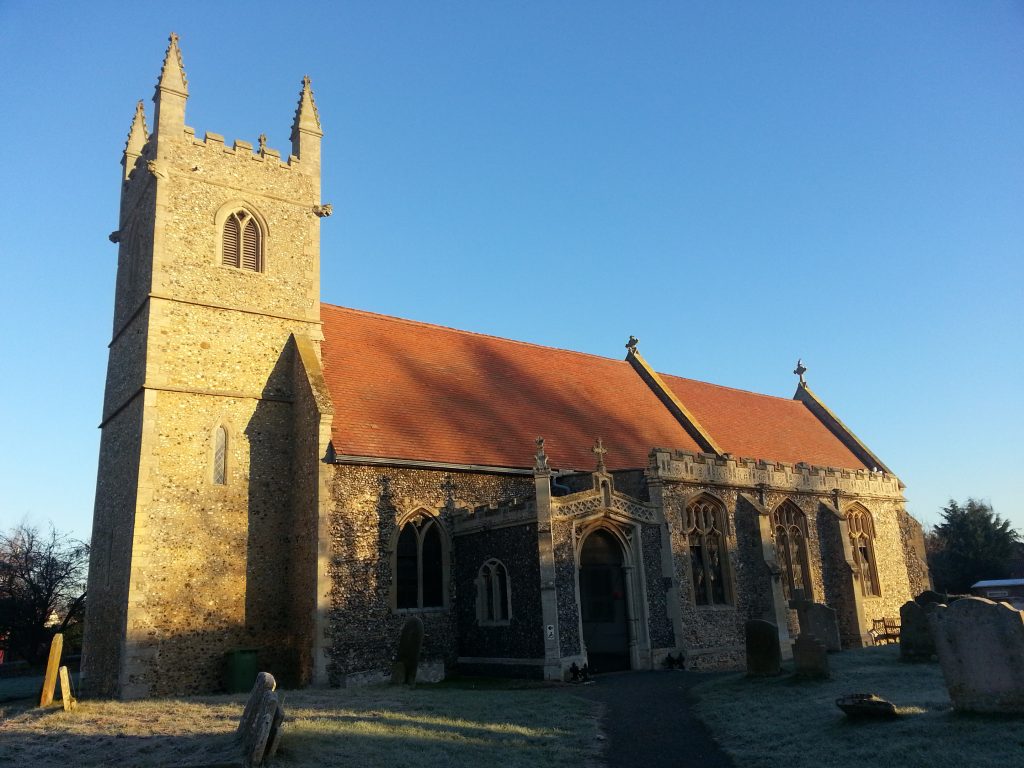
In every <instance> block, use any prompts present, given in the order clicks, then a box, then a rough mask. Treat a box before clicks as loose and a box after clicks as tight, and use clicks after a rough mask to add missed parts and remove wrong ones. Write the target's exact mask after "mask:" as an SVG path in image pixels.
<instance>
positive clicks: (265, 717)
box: [242, 690, 284, 766]
mask: <svg viewBox="0 0 1024 768" xmlns="http://www.w3.org/2000/svg"><path fill="white" fill-rule="evenodd" d="M283 722H284V709H283V708H282V707H281V702H280V701H279V700H278V697H277V693H276V692H275V691H269V690H263V691H262V693H260V694H259V702H258V703H257V705H256V707H255V710H254V711H253V713H252V717H251V718H250V720H249V722H248V723H247V724H246V729H245V731H244V732H243V733H242V758H243V760H244V761H245V764H246V765H247V766H261V765H264V764H265V762H266V761H267V760H269V759H270V758H272V757H273V756H274V753H275V752H276V751H277V745H278V744H279V743H280V740H281V723H283Z"/></svg>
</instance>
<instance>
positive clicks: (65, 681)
mask: <svg viewBox="0 0 1024 768" xmlns="http://www.w3.org/2000/svg"><path fill="white" fill-rule="evenodd" d="M60 700H61V703H62V704H63V705H64V711H65V712H70V711H71V710H72V709H74V708H75V707H76V706H78V700H77V699H76V698H75V697H74V695H72V693H71V676H70V675H69V674H68V668H67V667H61V668H60Z"/></svg>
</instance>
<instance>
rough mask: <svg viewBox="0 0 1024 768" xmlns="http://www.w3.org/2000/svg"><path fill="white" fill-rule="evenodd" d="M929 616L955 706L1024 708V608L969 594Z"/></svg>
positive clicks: (1004, 710)
mask: <svg viewBox="0 0 1024 768" xmlns="http://www.w3.org/2000/svg"><path fill="white" fill-rule="evenodd" d="M929 621H930V622H931V625H932V629H933V630H934V636H935V649H936V651H938V655H939V664H940V665H941V666H942V676H943V677H944V678H945V679H946V688H947V689H949V698H950V699H952V701H953V708H954V709H956V710H959V711H963V712H989V713H1009V714H1014V713H1016V714H1024V611H1015V610H1014V609H1013V608H1011V607H1010V606H1009V605H1007V604H1006V603H994V602H992V601H991V600H986V599H985V598H983V597H964V598H961V599H959V600H957V601H956V602H954V603H953V604H952V605H949V606H942V605H940V606H938V607H936V609H935V610H934V611H933V612H932V614H931V615H930V616H929Z"/></svg>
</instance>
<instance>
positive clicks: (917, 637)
mask: <svg viewBox="0 0 1024 768" xmlns="http://www.w3.org/2000/svg"><path fill="white" fill-rule="evenodd" d="M935 605H937V603H931V604H929V607H928V608H927V609H926V608H925V607H924V606H922V605H920V604H918V603H916V602H914V601H913V600H911V601H909V602H906V603H904V604H903V607H901V608H900V659H902V660H903V661H930V660H931V658H932V656H934V655H935V638H934V637H933V636H932V628H931V626H930V625H929V624H928V614H929V613H930V612H931V611H933V610H934V606H935Z"/></svg>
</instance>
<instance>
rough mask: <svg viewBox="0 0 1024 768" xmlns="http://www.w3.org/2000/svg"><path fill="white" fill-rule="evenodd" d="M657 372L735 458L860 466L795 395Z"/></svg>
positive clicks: (849, 466) (860, 463) (862, 465)
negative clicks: (789, 397)
mask: <svg viewBox="0 0 1024 768" xmlns="http://www.w3.org/2000/svg"><path fill="white" fill-rule="evenodd" d="M660 376H661V378H662V380H663V381H664V382H665V385H666V386H667V387H668V388H669V389H671V390H672V393H673V394H674V395H675V396H676V397H678V398H679V399H680V400H681V401H682V402H683V404H684V405H685V406H686V407H687V408H688V409H689V411H690V412H691V413H692V414H693V415H694V417H695V418H696V419H697V421H699V422H700V424H701V426H702V427H704V429H705V430H706V431H707V432H708V433H709V434H710V435H711V436H712V437H713V438H714V440H715V442H717V443H718V445H719V446H720V447H721V449H722V450H723V451H725V452H727V453H731V454H732V455H733V456H735V457H737V458H738V457H741V456H743V457H747V458H754V459H770V460H772V461H782V462H786V463H789V464H796V463H797V462H800V461H805V462H807V463H808V464H815V465H818V466H826V467H844V468H847V469H865V468H866V467H865V466H864V463H863V462H861V461H860V460H859V459H858V458H857V457H856V456H855V455H854V454H853V453H852V452H851V451H850V449H848V448H847V447H846V446H845V445H843V444H842V443H841V442H840V441H839V439H838V438H836V436H835V435H833V434H832V433H831V432H829V430H828V429H827V428H826V427H825V425H824V424H822V423H821V422H820V421H818V419H817V418H816V417H815V416H814V414H813V413H811V412H810V410H808V408H807V406H805V405H804V404H803V403H801V402H799V401H797V400H787V399H785V398H782V397H772V396H770V395H758V394H755V393H753V392H745V391H743V390H741V389H730V388H729V387H720V386H718V385H717V384H707V383H705V382H703V381H694V380H693V379H683V378H680V377H678V376H670V375H666V374H660Z"/></svg>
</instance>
